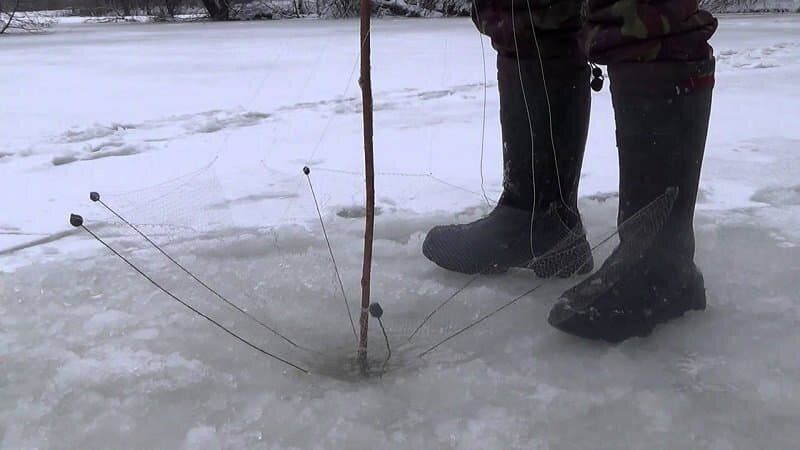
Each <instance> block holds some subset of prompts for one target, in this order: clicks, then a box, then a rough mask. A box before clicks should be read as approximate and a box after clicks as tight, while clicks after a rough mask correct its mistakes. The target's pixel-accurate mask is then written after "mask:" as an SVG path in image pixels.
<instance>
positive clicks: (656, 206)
mask: <svg viewBox="0 0 800 450" xmlns="http://www.w3.org/2000/svg"><path fill="white" fill-rule="evenodd" d="M677 195H678V189H677V188H675V187H670V188H667V190H666V191H665V192H664V193H663V194H661V195H659V196H658V197H656V198H655V199H654V200H653V201H651V202H650V203H648V204H647V205H646V206H644V207H643V208H642V209H640V210H639V211H638V212H636V214H634V215H633V216H631V217H630V218H629V219H628V220H626V221H625V222H623V223H622V224H621V225H620V226H619V227H617V228H616V229H615V230H614V232H613V233H611V234H609V235H608V236H606V237H605V238H604V239H602V240H601V241H600V242H598V243H597V244H595V245H594V246H592V247H591V251H590V252H589V255H591V254H592V252H594V251H595V250H596V249H597V248H599V247H600V246H602V245H604V244H605V243H607V242H608V241H610V240H611V239H612V238H614V237H615V236H617V235H618V234H620V230H621V229H622V228H623V227H626V226H629V225H631V224H636V223H637V222H638V220H639V219H641V218H643V217H644V218H655V219H656V220H659V221H660V223H658V224H656V229H655V230H651V233H650V234H651V235H652V236H650V237H653V236H654V235H655V234H656V233H658V232H659V231H660V230H661V228H662V227H663V225H664V222H666V218H667V217H668V216H669V214H670V213H671V211H672V206H673V204H674V203H675V199H676V198H677ZM659 212H662V214H659V215H656V213H659ZM640 241H641V242H642V245H647V246H648V247H649V244H650V242H647V240H646V239H640ZM587 258H588V256H587ZM568 267H569V266H564V267H562V268H561V269H560V270H559V272H558V273H557V275H561V273H562V272H563V271H564V270H565V269H567V268H568ZM546 283H547V280H543V281H541V282H540V283H539V284H537V285H536V286H534V287H533V288H531V289H529V290H527V291H525V292H524V293H522V294H520V295H518V296H517V297H514V298H513V299H511V300H510V301H508V302H506V303H504V304H503V305H500V306H499V307H498V308H496V309H495V310H493V311H492V312H490V313H487V314H485V315H483V316H481V317H480V318H478V319H477V320H475V321H473V322H471V323H469V324H468V325H466V326H465V327H463V328H460V329H459V330H458V331H456V332H455V333H452V334H450V335H449V336H447V337H446V338H444V339H442V340H441V341H439V342H437V343H436V344H435V345H433V346H432V347H429V348H428V349H427V350H425V351H424V352H422V353H420V354H419V355H418V356H419V357H420V358H421V357H423V356H425V355H427V354H428V353H430V352H432V351H433V350H435V349H437V348H439V347H440V346H441V345H442V344H444V343H446V342H448V341H450V340H452V339H454V338H455V337H457V336H459V335H461V334H462V333H464V332H466V331H467V330H469V329H471V328H473V327H475V326H477V325H478V324H480V323H481V322H483V321H485V320H487V319H489V318H490V317H492V316H494V315H495V314H497V313H499V312H501V311H502V310H504V309H506V308H508V307H509V306H511V305H513V304H515V303H517V302H518V301H519V300H521V299H523V298H525V297H527V296H528V295H530V294H532V293H534V292H536V291H537V290H538V289H539V288H541V287H542V286H544V285H545V284H546Z"/></svg>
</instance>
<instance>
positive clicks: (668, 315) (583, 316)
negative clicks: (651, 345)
mask: <svg viewBox="0 0 800 450" xmlns="http://www.w3.org/2000/svg"><path fill="white" fill-rule="evenodd" d="M675 298H676V299H682V300H684V301H675V302H673V303H672V304H671V305H670V307H669V308H667V309H665V310H662V311H661V313H660V314H659V316H658V317H657V318H653V319H651V320H645V321H639V322H632V321H630V320H627V321H617V323H607V324H605V326H587V323H592V322H593V321H592V320H591V319H590V318H589V317H590V316H591V311H586V312H571V313H570V312H567V311H566V310H556V309H553V311H551V313H550V316H549V317H548V323H550V325H552V326H553V327H555V328H557V329H559V330H561V331H563V332H565V333H568V334H571V335H573V336H578V337H581V338H585V339H592V340H602V341H606V342H609V343H612V344H616V343H619V342H622V341H624V340H626V339H629V338H632V337H647V336H649V335H650V334H652V333H653V330H655V328H656V327H657V326H658V325H661V324H662V323H666V322H669V321H670V320H673V319H676V318H679V317H682V316H683V315H684V314H685V313H687V312H689V311H703V310H705V309H706V290H705V285H704V281H703V277H702V275H700V276H699V278H698V279H697V280H696V281H695V282H694V283H692V285H691V286H688V287H687V288H686V289H684V290H683V291H681V292H680V293H678V294H677V295H676V296H675ZM598 325H600V324H598Z"/></svg>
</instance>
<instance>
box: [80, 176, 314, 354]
mask: <svg viewBox="0 0 800 450" xmlns="http://www.w3.org/2000/svg"><path fill="white" fill-rule="evenodd" d="M89 199H90V200H92V201H93V202H95V203H99V204H100V205H102V206H103V207H104V208H105V209H106V210H108V211H109V212H110V213H111V214H113V215H114V216H116V217H117V218H118V219H119V220H121V221H122V222H123V223H124V224H125V225H127V226H128V227H129V228H130V229H132V230H133V231H135V232H136V233H137V234H138V235H139V236H141V237H142V239H144V240H145V241H147V243H148V244H150V245H151V246H152V247H153V248H155V249H156V250H158V251H159V252H160V253H161V254H162V255H164V257H166V258H167V259H168V260H169V261H171V262H172V263H173V264H175V265H176V266H177V267H178V268H179V269H181V270H182V271H183V272H184V273H186V275H188V276H189V277H191V278H192V279H193V280H194V281H196V282H197V283H198V284H200V286H202V287H204V288H205V289H206V290H207V291H209V292H211V293H212V294H214V295H215V296H216V297H217V298H218V299H220V300H222V301H223V302H225V303H226V304H228V305H229V306H231V307H232V308H234V309H236V310H237V311H239V312H240V313H242V314H244V315H245V316H246V317H248V318H249V319H250V320H252V321H254V322H255V323H257V324H259V325H260V326H261V327H262V328H265V329H266V330H269V331H270V332H272V333H273V334H275V335H276V336H278V337H280V338H281V339H283V340H284V341H286V342H287V343H289V344H290V345H292V346H293V347H295V348H298V349H301V350H305V351H309V352H313V350H311V349H308V348H306V347H303V346H302V345H299V344H297V343H295V342H294V341H293V340H291V339H289V338H288V337H286V336H285V335H284V334H283V333H281V332H279V331H278V330H276V329H275V328H273V327H271V326H269V325H267V324H266V323H264V322H262V321H261V320H259V319H257V318H256V317H255V316H253V315H252V314H250V313H248V312H247V311H245V310H244V309H242V308H240V307H239V306H238V305H236V304H235V303H233V302H231V301H230V300H228V299H227V298H226V297H225V296H223V295H222V294H220V293H219V292H218V291H217V290H216V289H214V288H212V287H211V286H209V285H208V284H207V283H206V282H205V281H203V280H201V279H200V278H198V277H197V275H195V274H194V273H192V272H191V271H190V270H189V269H187V268H186V267H185V266H184V265H182V264H181V263H179V262H178V261H177V260H176V259H175V258H173V257H172V256H171V255H170V254H169V253H167V252H166V251H165V250H164V249H163V248H161V247H160V246H159V245H158V244H157V243H155V242H154V241H153V240H152V239H151V238H150V237H149V236H148V235H146V234H145V233H144V232H142V231H141V230H140V229H139V228H138V227H137V226H136V225H134V224H133V223H131V222H130V221H128V219H126V218H124V217H122V215H120V214H119V213H117V211H115V210H114V209H113V208H112V207H110V206H108V204H106V203H105V202H104V201H103V200H102V199H101V198H100V194H99V193H97V192H92V193H90V194H89Z"/></svg>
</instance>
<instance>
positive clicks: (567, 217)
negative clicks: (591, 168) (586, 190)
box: [422, 54, 593, 277]
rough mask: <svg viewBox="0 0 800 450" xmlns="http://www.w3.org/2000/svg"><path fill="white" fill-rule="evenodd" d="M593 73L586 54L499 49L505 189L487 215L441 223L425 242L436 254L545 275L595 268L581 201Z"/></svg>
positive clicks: (445, 259)
mask: <svg viewBox="0 0 800 450" xmlns="http://www.w3.org/2000/svg"><path fill="white" fill-rule="evenodd" d="M542 67H544V73H545V79H546V82H547V92H545V88H544V85H543V82H542V70H541V68H542ZM589 74H590V68H589V66H588V64H587V63H586V60H585V59H584V58H583V57H570V58H555V59H552V58H551V59H545V60H543V61H541V63H540V60H539V59H538V58H536V57H534V58H531V59H517V58H516V57H515V56H513V55H512V56H509V55H502V54H499V55H498V58H497V79H498V86H499V90H500V124H501V128H502V135H503V164H504V172H503V193H502V195H501V197H500V200H499V201H498V204H497V206H496V207H495V208H494V210H493V211H492V212H491V213H490V214H489V215H488V216H487V217H484V218H482V219H480V220H478V221H475V222H472V223H468V224H462V225H447V226H437V227H435V228H433V229H432V230H431V231H430V232H429V233H428V235H427V237H426V238H425V242H424V244H423V247H422V250H423V253H424V254H425V256H426V257H427V258H428V259H430V260H431V261H433V262H434V263H436V264H437V265H439V266H441V267H443V268H445V269H448V270H453V271H456V272H461V273H468V274H474V273H498V272H505V271H506V270H508V269H509V268H512V267H520V268H529V269H532V270H535V271H536V274H537V275H539V276H542V277H551V276H556V275H558V276H562V277H566V276H570V275H572V274H573V273H575V272H582V273H586V272H588V271H590V270H591V269H592V268H593V262H592V259H591V251H590V249H589V244H588V242H587V241H586V237H585V232H584V230H583V225H582V223H581V219H580V215H579V213H578V206H577V197H578V180H579V176H580V171H581V164H582V162H583V153H584V148H585V145H586V136H587V133H588V129H589V110H590V104H591V97H590V92H589ZM546 94H549V101H548V95H546ZM548 111H549V113H548ZM550 115H552V130H551V123H550V120H549V117H550ZM551 131H552V137H553V140H551ZM532 158H533V159H534V161H533V162H532V161H531V159H532ZM559 182H560V184H559ZM543 255H546V256H547V257H546V258H541V259H538V260H535V259H534V258H535V257H540V256H543Z"/></svg>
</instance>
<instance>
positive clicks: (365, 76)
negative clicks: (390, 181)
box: [358, 0, 375, 373]
mask: <svg viewBox="0 0 800 450" xmlns="http://www.w3.org/2000/svg"><path fill="white" fill-rule="evenodd" d="M371 9H372V8H371V4H370V0H361V78H359V80H358V84H359V85H360V86H361V98H362V106H363V114H362V115H363V119H364V169H365V174H366V196H367V202H366V225H365V228H364V263H363V265H362V271H361V317H360V320H359V325H360V326H361V335H360V337H359V342H358V361H359V363H360V366H361V371H362V372H363V373H366V371H367V369H368V367H367V334H368V332H369V312H368V309H369V294H370V273H371V271H372V240H373V232H374V229H375V163H374V160H373V140H372V132H373V124H372V76H371V67H370V52H371V51H370V14H371Z"/></svg>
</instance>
